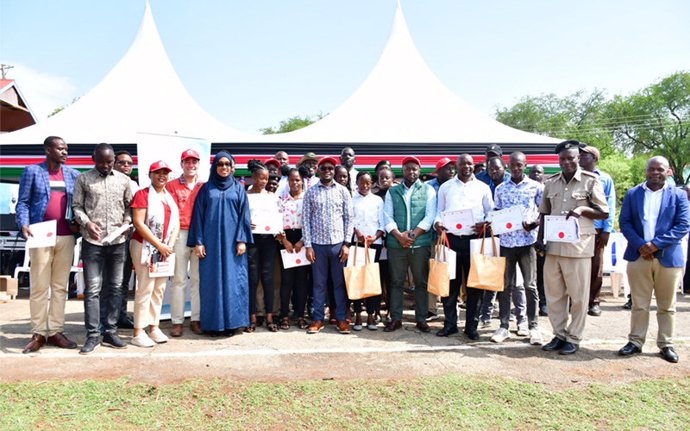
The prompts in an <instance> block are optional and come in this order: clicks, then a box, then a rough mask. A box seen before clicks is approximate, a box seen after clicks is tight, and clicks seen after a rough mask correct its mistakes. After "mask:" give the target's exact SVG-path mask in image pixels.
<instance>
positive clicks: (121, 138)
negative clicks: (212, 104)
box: [0, 2, 247, 145]
mask: <svg viewBox="0 0 690 431" xmlns="http://www.w3.org/2000/svg"><path fill="white" fill-rule="evenodd" d="M140 133H145V134H160V135H172V136H185V137H193V138H202V139H207V140H211V141H219V142H228V141H230V142H231V141H242V140H246V139H247V135H245V134H244V133H241V132H239V131H236V130H234V129H232V128H230V127H227V126H225V125H224V124H222V123H220V122H219V121H218V120H216V119H215V118H213V117H211V116H210V115H209V114H208V113H207V112H206V111H204V109H202V108H201V107H200V106H199V105H198V104H197V103H196V102H195V101H194V99H193V98H192V97H191V96H190V95H189V93H187V90H186V89H185V88H184V86H183V85H182V83H181V82H180V79H179V77H178V76H177V74H176V73H175V69H174V68H173V66H172V64H171V63H170V59H169V58H168V56H167V54H166V52H165V48H164V46H163V43H162V42H161V39H160V36H159V34H158V29H157V28H156V24H155V22H154V20H153V16H152V14H151V8H150V6H149V4H148V2H147V3H146V10H145V12H144V17H143V19H142V22H141V25H140V27H139V32H138V34H137V36H136V39H135V40H134V42H133V43H132V45H131V46H130V48H129V50H128V51H127V53H126V54H125V56H124V57H123V58H122V59H121V60H120V61H119V63H118V64H117V65H116V66H115V67H114V68H113V69H112V70H111V71H110V73H108V75H107V76H106V77H105V78H104V79H103V80H102V81H101V82H100V83H99V84H98V85H97V86H96V87H94V88H93V89H92V90H91V91H89V92H88V93H87V94H85V95H84V96H83V97H81V98H80V99H79V100H77V101H76V102H75V103H74V104H72V105H70V106H68V107H67V108H65V109H64V110H63V111H62V112H60V113H58V114H56V115H54V116H52V117H49V118H47V119H46V120H43V121H41V122H39V123H38V124H35V125H33V126H30V127H27V128H24V129H21V130H18V131H16V132H12V133H6V134H2V135H0V144H2V145H13V144H17V145H25V144H38V143H42V142H43V140H44V139H45V137H46V136H49V135H57V136H60V137H62V138H64V139H65V141H66V142H67V143H68V144H79V143H83V144H89V143H98V142H108V143H137V142H138V139H137V134H140Z"/></svg>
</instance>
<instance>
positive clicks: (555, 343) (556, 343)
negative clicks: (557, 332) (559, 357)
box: [541, 337, 565, 352]
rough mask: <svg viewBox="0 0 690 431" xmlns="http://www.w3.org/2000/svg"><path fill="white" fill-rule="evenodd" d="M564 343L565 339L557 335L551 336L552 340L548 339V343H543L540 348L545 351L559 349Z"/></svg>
mask: <svg viewBox="0 0 690 431" xmlns="http://www.w3.org/2000/svg"><path fill="white" fill-rule="evenodd" d="M564 345H565V340H561V339H560V338H558V337H553V340H551V341H549V343H548V344H545V345H543V346H542V347H541V349H542V350H546V351H547V352H555V351H556V350H561V349H562V348H563V346H564Z"/></svg>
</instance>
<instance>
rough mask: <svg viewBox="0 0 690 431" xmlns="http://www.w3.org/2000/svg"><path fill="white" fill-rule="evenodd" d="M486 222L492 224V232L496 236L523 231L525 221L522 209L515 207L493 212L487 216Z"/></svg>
mask: <svg viewBox="0 0 690 431" xmlns="http://www.w3.org/2000/svg"><path fill="white" fill-rule="evenodd" d="M486 220H487V221H490V222H491V230H492V231H493V233H494V235H500V234H502V233H506V232H514V231H516V230H521V229H522V220H523V216H522V207H521V206H514V207H510V208H505V209H502V210H498V211H491V212H490V213H489V214H488V215H487V217H486Z"/></svg>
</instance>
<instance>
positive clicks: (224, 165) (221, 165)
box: [216, 162, 232, 168]
mask: <svg viewBox="0 0 690 431" xmlns="http://www.w3.org/2000/svg"><path fill="white" fill-rule="evenodd" d="M216 167H218V168H230V167H232V163H230V162H218V163H216Z"/></svg>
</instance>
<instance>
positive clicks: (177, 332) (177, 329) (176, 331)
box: [170, 323, 184, 337]
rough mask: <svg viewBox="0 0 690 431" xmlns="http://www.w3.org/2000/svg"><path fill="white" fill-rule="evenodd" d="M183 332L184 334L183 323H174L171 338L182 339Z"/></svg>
mask: <svg viewBox="0 0 690 431" xmlns="http://www.w3.org/2000/svg"><path fill="white" fill-rule="evenodd" d="M183 332H184V329H182V324H181V323H173V325H172V328H171V329H170V336H171V337H181V336H182V333H183Z"/></svg>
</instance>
